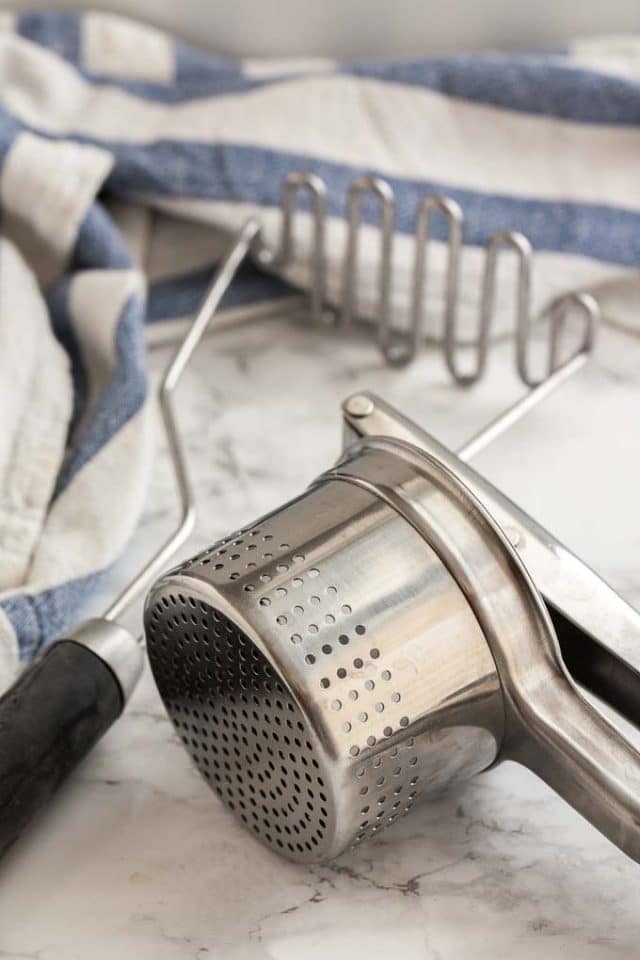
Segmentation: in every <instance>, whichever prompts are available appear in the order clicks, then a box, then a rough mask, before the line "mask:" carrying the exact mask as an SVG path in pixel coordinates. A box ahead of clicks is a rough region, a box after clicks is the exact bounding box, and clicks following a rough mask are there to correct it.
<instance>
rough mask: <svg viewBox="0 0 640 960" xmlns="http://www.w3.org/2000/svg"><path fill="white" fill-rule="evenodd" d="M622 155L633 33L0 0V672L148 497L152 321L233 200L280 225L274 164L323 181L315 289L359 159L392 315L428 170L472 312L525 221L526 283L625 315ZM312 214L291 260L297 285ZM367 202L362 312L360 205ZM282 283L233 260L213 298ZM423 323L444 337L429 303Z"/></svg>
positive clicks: (86, 587) (337, 244) (101, 565)
mask: <svg viewBox="0 0 640 960" xmlns="http://www.w3.org/2000/svg"><path fill="white" fill-rule="evenodd" d="M639 157H640V39H638V40H634V39H633V38H618V39H616V38H609V39H603V40H590V41H588V42H582V43H577V44H576V45H575V46H574V47H573V48H572V49H571V50H569V51H564V52H556V53H532V54H517V55H509V54H494V53H487V54H486V55H473V56H452V57H445V58H436V59H433V58H430V59H422V60H416V61H412V62H401V63H375V64H351V65H339V64H334V63H329V62H327V61H316V62H311V63H300V62H296V63H282V62H255V61H245V62H238V63H236V62H230V61H228V60H224V59H221V58H218V57H214V56H208V55H206V54H204V53H202V52H200V51H197V50H195V49H192V48H190V47H188V46H186V45H185V44H183V43H181V42H179V41H175V40H173V39H171V38H170V37H169V36H167V35H166V34H164V33H161V32H159V31H157V30H154V29H151V28H149V27H146V26H141V25H139V24H137V23H134V22H132V21H130V20H127V19H123V18H119V17H115V16H110V15H106V14H102V13H86V14H70V13H34V14H15V15H14V14H11V13H2V12H0V212H1V215H2V232H1V237H0V411H1V412H0V416H1V417H2V430H0V688H2V687H3V686H5V685H6V684H7V683H8V682H9V681H10V679H11V678H12V676H13V675H14V673H15V671H16V670H17V669H18V667H19V663H20V661H24V660H28V659H29V658H31V657H33V656H34V655H35V654H36V653H37V652H38V650H40V649H41V648H42V646H43V645H44V644H46V643H47V642H49V641H50V640H51V639H52V638H53V637H55V636H56V635H59V634H60V633H61V632H62V631H64V630H65V629H66V628H67V627H68V626H69V625H71V624H72V623H73V622H74V620H75V619H76V618H77V616H78V610H79V606H80V604H81V602H82V601H83V600H85V599H86V597H87V596H88V595H89V594H90V592H91V589H92V588H93V587H94V586H95V585H96V583H97V581H98V578H99V577H100V575H101V573H102V572H103V571H104V570H105V569H107V568H108V567H109V565H110V564H112V563H113V562H114V561H115V560H116V559H117V557H118V555H119V554H120V552H121V551H122V549H123V548H124V546H125V544H126V542H127V539H128V537H129V536H130V535H131V533H132V530H133V529H134V527H135V524H136V522H137V519H138V517H139V514H140V512H141V509H142V506H143V502H144V496H145V488H146V484H147V479H148V475H149V466H150V461H151V455H152V447H153V419H152V418H151V417H150V415H149V413H150V405H149V404H148V402H147V389H146V380H145V347H144V344H145V339H144V338H145V333H144V325H145V322H146V323H147V324H160V323H163V322H164V321H167V320H171V319H174V318H176V317H186V316H188V315H189V314H190V313H191V312H192V311H193V309H194V307H195V305H196V304H197V302H198V299H199V297H200V295H201V294H202V292H203V290H204V287H205V285H206V283H207V281H208V279H209V277H210V276H211V271H212V265H213V262H214V261H215V259H216V258H217V257H219V256H220V255H221V253H222V251H223V249H224V244H225V243H226V242H227V240H228V231H229V229H232V228H235V227H238V226H239V225H240V224H241V223H242V221H243V220H244V218H245V217H246V216H247V215H248V214H249V213H254V212H257V213H258V214H259V215H260V217H261V219H262V222H263V226H264V231H263V240H264V243H265V244H266V246H267V247H268V248H270V249H271V250H272V251H274V250H275V249H276V248H277V242H278V224H279V214H278V204H279V199H280V190H281V183H282V180H283V177H284V176H285V175H286V174H287V173H289V172H290V171H293V170H303V171H313V172H315V173H317V174H319V175H321V176H322V177H323V178H324V180H325V181H326V184H327V187H328V212H329V215H330V220H329V224H328V240H329V243H328V290H329V295H330V297H333V298H334V299H335V298H336V297H337V295H338V291H339V280H340V271H339V264H340V261H341V258H342V250H343V243H344V232H345V223H344V208H345V196H346V191H347V188H348V185H349V183H350V181H351V180H352V179H353V178H354V177H355V176H357V175H359V174H361V173H368V174H373V175H378V176H381V177H384V178H385V179H386V180H387V181H388V182H389V183H390V185H391V186H392V188H393V190H394V192H395V196H396V236H395V244H394V250H395V252H394V258H395V270H394V277H395V284H394V289H393V292H392V306H393V312H394V317H395V318H396V320H399V321H401V320H402V317H403V316H404V314H405V313H406V306H407V302H408V294H409V277H410V269H409V267H410V253H411V235H412V232H413V229H414V221H415V212H416V208H417V206H418V203H419V201H420V199H421V198H422V197H423V196H425V195H427V194H429V193H444V194H447V195H448V196H450V197H452V198H453V199H454V200H457V201H458V203H459V204H460V205H461V207H462V209H463V211H464V214H465V218H466V223H465V244H466V248H465V254H464V268H463V279H464V283H463V302H462V322H463V323H466V324H467V325H468V326H469V329H471V328H472V325H473V323H474V322H475V317H476V310H477V304H476V298H477V292H478V288H477V278H478V275H479V272H480V270H481V267H482V262H483V250H482V244H483V243H484V242H485V241H486V239H487V237H488V236H489V235H490V234H491V233H493V232H494V231H496V230H521V231H523V232H524V233H525V234H527V236H528V237H529V238H530V240H531V241H532V243H533V245H534V247H535V248H536V249H537V260H536V272H535V278H534V280H535V289H534V299H535V301H536V303H541V302H543V300H544V299H545V298H546V297H548V296H550V295H553V294H555V293H557V292H560V291H568V290H572V289H590V290H592V291H593V292H594V293H596V295H597V296H598V297H599V299H600V302H601V305H602V307H603V309H604V312H605V319H607V320H609V321H610V322H614V323H616V324H618V325H619V326H622V327H624V328H625V329H627V330H629V331H630V332H631V333H633V332H635V333H637V332H638V310H637V292H638V285H637V271H636V264H638V263H640V178H639V177H638V176H637V165H638V158H639ZM305 216H307V217H308V214H306V215H304V214H303V215H302V216H301V217H300V218H299V220H298V221H297V222H298V227H299V235H297V236H296V243H295V250H296V253H295V256H294V260H293V262H292V265H291V267H290V268H289V270H288V271H287V275H286V277H285V279H286V280H288V281H289V282H290V283H294V284H296V285H299V286H302V287H304V286H305V284H306V283H307V280H308V275H307V271H306V269H305V262H306V259H307V254H308V250H309V247H308V243H309V239H308V238H309V232H308V230H306V229H305V226H307V227H308V223H307V224H305ZM364 219H365V222H366V228H365V235H364V236H363V250H362V255H363V263H362V268H361V270H360V285H359V291H358V295H359V302H360V308H361V310H362V312H363V313H364V314H366V313H367V311H368V310H370V309H371V306H372V304H371V302H370V299H371V290H372V289H373V284H372V278H373V277H374V276H375V269H376V249H377V245H376V239H377V238H376V211H375V209H374V208H372V209H369V207H368V206H367V205H365V209H364ZM440 227H441V228H442V227H443V225H440ZM435 237H436V241H438V242H436V244H435V246H434V253H433V264H434V266H435V267H436V269H438V268H439V269H442V266H443V263H444V257H443V254H444V249H445V248H444V244H443V243H442V242H441V241H442V240H443V239H444V233H440V234H438V233H437V232H436V234H435ZM474 279H475V280H476V282H475V283H474V282H472V281H473V280H474ZM285 289H286V288H285V287H284V286H283V283H282V279H278V278H276V279H273V278H270V277H267V276H266V275H265V274H263V273H261V272H260V271H259V270H258V269H257V268H250V267H249V268H247V269H245V270H244V272H243V274H242V276H241V278H240V280H239V282H238V283H237V284H236V285H235V287H234V289H233V290H232V291H231V293H230V299H228V301H227V303H228V304H233V303H239V302H246V301H248V300H249V301H250V300H252V299H256V298H263V297H265V296H272V297H280V296H282V295H283V292H284V290H285ZM368 297H369V300H368ZM430 305H431V306H436V307H437V302H436V301H435V300H434V303H433V304H430ZM429 313H430V315H433V316H436V317H437V315H438V314H437V310H433V311H429ZM503 322H504V323H505V324H507V323H508V317H507V319H505V320H504V321H503ZM426 330H427V333H430V334H431V335H432V336H435V337H437V336H439V330H438V326H437V321H436V320H433V319H431V320H428V321H427V328H426Z"/></svg>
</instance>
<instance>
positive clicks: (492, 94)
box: [346, 55, 640, 127]
mask: <svg viewBox="0 0 640 960" xmlns="http://www.w3.org/2000/svg"><path fill="white" fill-rule="evenodd" d="M346 72H347V73H348V74H350V75H352V76H356V77H368V78H371V79H375V80H380V81H382V82H384V83H398V84H402V85H403V86H405V87H406V86H410V87H422V88H424V89H427V90H435V91H438V92H440V93H443V94H445V95H446V96H449V97H455V98H456V99H459V100H469V101H473V102H474V103H481V104H485V105H487V106H496V107H501V108H503V109H507V110H517V111H519V112H521V113H531V114H538V115H542V116H549V117H557V118H559V119H563V120H571V121H572V122H573V123H596V124H615V125H616V126H622V127H626V126H634V127H635V126H640V84H639V83H638V82H637V81H635V80H627V79H625V78H624V77H616V76H613V75H610V74H603V73H596V72H595V71H593V70H587V69H585V68H583V67H579V66H576V65H574V64H571V63H562V62H561V61H559V60H558V59H557V58H555V57H548V58H545V59H544V60H538V59H533V58H532V59H531V60H527V59H525V58H520V57H519V58H517V59H516V58H514V57H512V56H478V55H476V56H472V55H467V56H458V57H442V58H437V59H428V60H414V61H409V62H405V63H384V64H360V65H356V66H353V67H348V68H347V69H346Z"/></svg>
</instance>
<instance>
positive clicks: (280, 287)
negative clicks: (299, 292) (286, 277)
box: [146, 263, 292, 323]
mask: <svg viewBox="0 0 640 960" xmlns="http://www.w3.org/2000/svg"><path fill="white" fill-rule="evenodd" d="M214 273H215V265H212V266H210V267H205V268H203V269H201V270H193V271H192V272H191V273H184V274H181V275H180V276H179V277H171V278H168V279H164V280H156V281H155V282H154V283H152V284H151V286H150V287H149V293H148V297H147V318H146V319H147V322H148V323H156V322H158V321H161V320H173V319H175V318H177V317H187V316H190V315H191V314H193V313H194V312H195V311H196V310H197V308H198V307H199V306H200V303H201V301H202V298H203V296H204V294H205V292H206V290H207V288H208V286H209V284H210V283H211V281H212V279H213V275H214ZM291 293H292V290H291V287H290V286H288V285H287V284H286V283H285V282H284V281H283V280H280V279H279V278H278V277H273V276H270V275H269V274H267V273H263V271H262V270H259V269H258V268H257V267H255V266H254V265H253V264H251V263H245V264H244V265H243V266H242V268H241V269H240V271H239V273H238V275H237V277H236V278H235V280H234V282H233V283H232V284H231V287H230V288H229V289H228V290H227V292H226V294H225V296H224V297H223V299H222V303H221V305H220V306H221V309H222V310H226V309H229V308H231V307H241V306H244V305H245V304H249V303H256V302H260V301H262V300H274V299H277V298H279V297H286V296H287V295H290V294H291Z"/></svg>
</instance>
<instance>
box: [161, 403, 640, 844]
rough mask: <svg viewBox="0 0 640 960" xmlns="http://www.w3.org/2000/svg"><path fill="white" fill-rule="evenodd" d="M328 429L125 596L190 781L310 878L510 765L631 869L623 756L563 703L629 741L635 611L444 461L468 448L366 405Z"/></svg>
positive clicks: (608, 737) (631, 772)
mask: <svg viewBox="0 0 640 960" xmlns="http://www.w3.org/2000/svg"><path fill="white" fill-rule="evenodd" d="M343 416H344V425H345V430H344V439H345V442H344V449H343V453H342V456H341V458H340V460H339V462H338V464H337V465H336V466H335V467H333V468H331V469H329V470H328V471H327V472H326V473H323V474H322V475H321V476H320V477H318V478H317V479H316V480H315V481H314V482H313V483H312V484H311V486H310V487H309V488H308V489H307V490H306V491H305V492H303V493H302V494H301V495H300V496H299V497H296V498H295V499H294V500H291V501H290V502H289V503H287V504H285V505H284V506H282V507H280V508H279V509H278V510H275V511H274V512H273V513H271V514H269V515H268V516H266V517H264V518H262V519H261V520H258V521H256V522H255V523H252V524H249V525H247V526H246V527H244V528H243V529H242V530H239V531H237V532H236V533H233V534H231V535H230V536H229V537H227V538H226V539H224V540H221V541H219V542H218V543H216V544H214V545H213V546H212V547H211V548H210V549H208V550H206V551H205V552H204V553H200V554H199V555H198V556H196V557H194V558H193V559H192V560H189V561H187V562H186V563H181V564H180V565H179V566H177V567H176V568H175V569H173V570H172V571H171V572H170V573H168V574H167V575H166V576H164V577H162V578H161V579H160V580H159V581H158V582H157V583H156V585H155V586H154V587H153V589H152V590H151V593H150V595H149V597H148V599H147V604H146V612H145V629H146V636H147V644H148V653H149V658H150V662H151V666H152V669H153V674H154V676H155V679H156V683H157V685H158V688H159V691H160V693H161V696H162V698H163V700H164V703H165V705H166V708H167V710H168V712H169V715H170V716H171V719H172V721H173V723H174V725H175V727H176V729H177V731H178V733H179V734H180V736H181V738H182V740H183V742H184V744H185V747H186V748H187V750H188V751H189V753H190V754H191V756H192V758H193V760H194V761H195V763H196V765H197V767H198V769H199V770H200V772H201V773H202V775H203V776H204V777H205V778H206V780H207V781H208V782H209V784H210V785H211V786H212V787H213V788H214V790H215V791H216V793H217V794H218V795H219V796H220V797H221V799H222V800H223V801H224V803H225V804H226V805H227V806H228V807H229V808H230V809H231V810H232V811H233V812H234V813H235V814H236V816H238V817H239V818H240V819H241V820H242V822H243V823H244V824H245V825H246V826H247V827H248V828H249V830H251V831H252V832H253V833H254V834H255V835H256V836H257V837H258V838H259V839H260V840H261V841H263V842H264V843H266V844H268V845H270V846H271V847H273V848H274V849H275V850H277V851H279V852H280V853H282V854H284V855H285V856H288V857H290V858H293V859H296V860H304V861H315V860H325V859H328V858H332V857H335V856H336V855H337V854H339V853H340V852H341V851H343V850H344V849H345V848H347V847H349V846H350V845H352V844H356V843H359V842H360V841H363V840H366V839H367V838H370V837H372V836H376V835H377V834H378V833H379V831H380V830H382V829H383V828H384V827H386V826H388V825H389V824H392V823H393V822H394V821H396V820H397V819H398V818H399V817H401V816H403V815H404V814H406V813H407V812H408V811H409V810H410V809H411V808H412V807H413V806H414V805H416V804H417V803H418V802H419V801H421V800H423V798H424V797H426V796H427V795H429V794H430V793H433V792H434V791H436V790H440V789H441V788H443V787H446V786H447V785H448V784H449V783H451V782H453V781H456V780H460V779H464V778H467V777H470V776H472V775H473V774H476V773H479V772H480V771H482V770H486V769H487V768H489V767H491V766H492V765H493V764H496V763H497V762H499V761H501V760H505V759H510V760H515V761H517V762H519V763H522V764H524V765H525V766H527V767H529V768H530V769H531V770H533V771H534V772H535V773H537V774H538V775H539V776H540V777H541V778H542V779H543V780H545V781H546V782H547V783H548V784H549V785H550V786H551V787H553V789H554V790H556V791H557V792H558V793H559V794H560V795H561V796H562V797H564V798H565V800H567V801H568V802H569V803H570V804H571V805H572V806H573V807H574V808H575V809H576V810H578V811H579V812H580V813H581V814H583V815H584V816H585V817H586V818H587V819H588V820H590V821H591V823H593V824H594V826H596V827H597V828H598V829H599V830H601V831H602V832H603V833H604V834H606V836H607V837H609V839H610V840H612V841H613V843H615V844H617V845H618V846H619V847H620V848H621V849H622V850H624V851H625V852H626V853H627V854H629V855H630V856H631V857H633V858H635V859H636V860H638V859H640V754H639V753H638V751H637V750H636V749H635V747H634V746H633V745H632V743H631V742H629V740H627V739H626V738H625V736H623V735H622V734H621V733H620V732H619V731H618V730H617V729H616V727H614V726H613V725H612V724H611V723H610V722H609V721H608V720H607V719H605V717H604V716H603V715H602V713H600V711H599V710H598V709H596V707H594V706H593V705H592V704H591V702H589V701H588V700H587V699H586V698H585V696H584V694H583V692H581V690H580V689H579V687H578V685H580V686H581V687H583V688H584V689H586V690H588V691H591V692H592V693H593V694H595V695H596V696H597V697H599V698H601V699H602V700H603V701H606V702H607V703H608V704H610V706H611V707H613V708H615V709H616V710H617V711H618V712H619V713H620V714H621V715H622V716H624V717H625V718H626V719H627V720H629V721H631V723H633V724H635V725H636V726H638V725H640V616H639V615H638V613H636V611H635V610H633V609H632V608H631V607H630V606H628V605H627V604H626V603H625V602H624V601H623V600H622V599H621V598H620V597H619V596H618V595H617V594H616V593H615V592H614V591H613V590H612V589H611V588H610V587H609V586H607V584H605V583H604V582H603V581H602V580H601V579H600V578H599V577H598V576H597V575H596V574H595V573H594V572H593V571H592V570H590V569H589V568H588V567H587V566H586V565H585V564H584V563H582V562H581V561H580V560H579V559H578V558H577V557H575V556H574V555H573V554H572V553H570V552H569V551H568V550H567V549H566V548H565V547H563V546H562V545H561V544H560V543H558V542H557V540H555V538H554V537H553V536H552V535H551V534H550V533H548V532H547V531H546V530H543V529H542V527H540V526H538V524H537V523H535V521H533V520H532V519H531V518H530V517H528V516H527V515H526V514H525V513H524V512H523V511H522V510H520V509H519V508H518V507H517V506H516V505H515V504H513V503H512V502H511V501H510V500H508V499H507V498H506V497H505V496H503V495H502V494H501V493H500V492H499V491H498V490H496V489H495V488H494V487H493V486H492V485H491V484H490V483H488V482H487V481H486V480H484V479H483V478H482V477H481V476H480V475H479V474H478V473H477V472H476V471H475V470H473V469H472V468H471V467H470V466H468V465H467V463H465V457H467V456H469V454H471V453H472V452H474V451H475V450H476V449H477V444H474V443H473V442H472V443H471V444H469V445H468V446H467V448H465V450H463V451H462V452H461V453H460V454H458V455H455V454H453V453H451V452H450V451H448V450H447V449H445V448H444V447H443V446H442V445H441V444H440V443H438V442H437V441H436V440H434V439H433V438H432V437H430V436H429V435H428V434H426V433H424V432H423V431H422V430H420V429H419V428H418V427H417V426H416V425H415V424H413V423H411V422H409V421H408V420H406V419H405V418H404V417H402V416H400V414H398V413H397V412H396V411H395V410H393V409H392V408H391V407H389V406H388V405H387V404H385V403H384V402H382V401H381V400H379V399H378V398H377V397H375V396H374V395H372V394H361V395H357V396H353V397H351V398H350V399H348V400H347V401H346V403H345V404H344V406H343ZM490 432H491V431H489V434H490ZM484 436H485V438H486V436H487V433H486V432H485V434H484Z"/></svg>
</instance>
